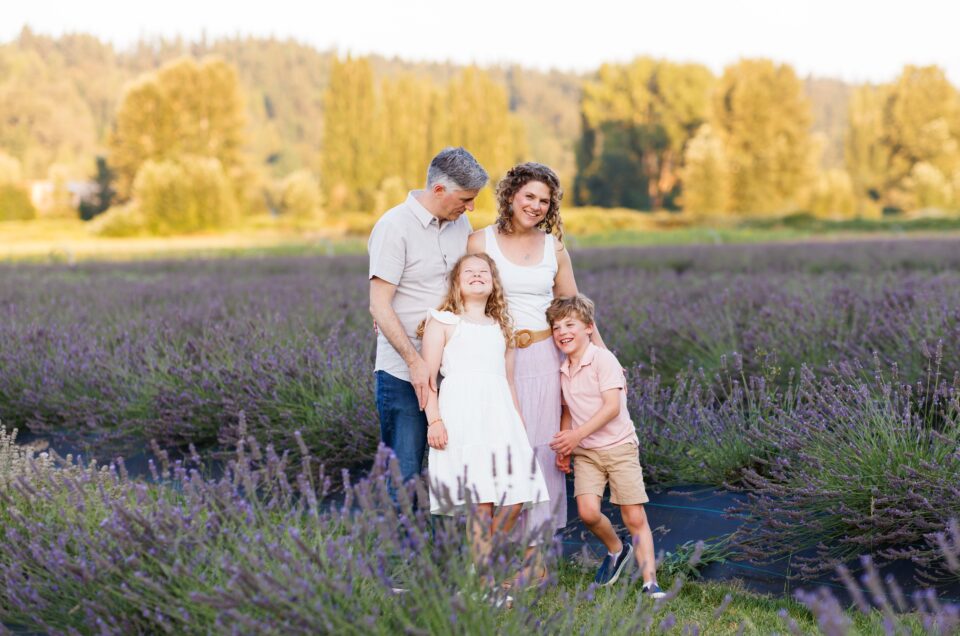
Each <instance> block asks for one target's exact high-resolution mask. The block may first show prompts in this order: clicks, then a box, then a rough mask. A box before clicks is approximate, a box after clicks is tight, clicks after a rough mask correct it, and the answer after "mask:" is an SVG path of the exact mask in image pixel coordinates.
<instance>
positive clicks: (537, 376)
mask: <svg viewBox="0 0 960 636" xmlns="http://www.w3.org/2000/svg"><path fill="white" fill-rule="evenodd" d="M562 361H563V355H562V354H561V353H560V351H559V350H558V349H557V347H556V345H555V344H554V343H553V339H552V338H547V339H546V340H541V341H540V342H536V343H534V344H532V345H530V346H529V347H527V348H525V349H517V357H516V362H515V364H514V376H513V381H514V386H515V387H516V389H517V400H518V401H519V402H520V414H521V415H523V422H524V424H526V426H527V439H529V440H530V446H531V447H533V452H534V455H536V457H537V462H538V463H539V465H540V472H542V473H543V479H544V481H546V483H547V493H548V494H549V495H550V501H547V502H544V503H541V504H535V505H534V506H532V507H531V508H529V509H528V510H526V511H524V514H525V515H526V518H525V520H524V525H525V526H526V528H528V529H530V530H532V529H535V528H540V527H541V526H543V524H545V523H548V522H549V523H551V524H552V527H553V529H555V530H557V529H560V528H563V527H564V526H565V525H567V483H566V476H565V475H564V474H563V473H562V472H560V471H559V470H557V467H556V463H555V460H556V453H554V452H553V451H552V450H551V449H550V442H551V441H553V436H554V435H555V434H556V433H557V431H559V430H560V363H561V362H562Z"/></svg>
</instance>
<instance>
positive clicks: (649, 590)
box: [643, 581, 667, 598]
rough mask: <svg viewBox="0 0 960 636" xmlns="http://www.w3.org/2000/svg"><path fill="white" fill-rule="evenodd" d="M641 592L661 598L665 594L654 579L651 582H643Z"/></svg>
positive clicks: (651, 596)
mask: <svg viewBox="0 0 960 636" xmlns="http://www.w3.org/2000/svg"><path fill="white" fill-rule="evenodd" d="M643 593H644V594H645V595H646V596H649V597H650V598H663V597H664V596H666V595H667V593H666V592H664V591H663V590H661V589H660V586H659V585H657V583H656V581H654V582H653V583H644V584H643Z"/></svg>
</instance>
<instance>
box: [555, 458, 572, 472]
mask: <svg viewBox="0 0 960 636" xmlns="http://www.w3.org/2000/svg"><path fill="white" fill-rule="evenodd" d="M556 464H557V470H559V471H560V472H561V473H564V474H567V475H569V474H570V473H571V472H573V469H571V468H570V456H569V455H560V454H559V453H558V454H557V460H556Z"/></svg>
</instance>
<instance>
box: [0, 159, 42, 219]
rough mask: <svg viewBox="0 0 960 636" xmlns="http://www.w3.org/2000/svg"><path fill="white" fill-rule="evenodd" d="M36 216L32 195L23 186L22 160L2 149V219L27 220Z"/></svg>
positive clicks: (0, 162)
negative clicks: (31, 199)
mask: <svg viewBox="0 0 960 636" xmlns="http://www.w3.org/2000/svg"><path fill="white" fill-rule="evenodd" d="M36 216H37V211H36V209H35V208H34V207H33V203H32V202H31V201H30V195H29V194H28V193H27V191H26V189H25V188H24V187H23V173H22V171H21V169H20V162H19V161H17V159H16V158H14V157H11V156H10V155H8V154H5V153H4V152H3V151H0V221H26V220H30V219H33V218H35V217H36Z"/></svg>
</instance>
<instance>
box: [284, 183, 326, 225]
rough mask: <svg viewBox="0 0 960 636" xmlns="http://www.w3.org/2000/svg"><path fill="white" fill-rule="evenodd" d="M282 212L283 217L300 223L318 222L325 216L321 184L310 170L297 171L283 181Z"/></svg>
mask: <svg viewBox="0 0 960 636" xmlns="http://www.w3.org/2000/svg"><path fill="white" fill-rule="evenodd" d="M282 188H283V190H282V194H281V196H280V210H281V213H282V214H283V216H285V217H287V218H289V219H291V220H294V221H298V222H302V221H317V220H320V218H321V216H322V214H323V195H322V194H321V192H320V183H319V182H318V181H317V178H316V177H315V176H313V173H312V172H310V171H309V170H297V171H296V172H294V173H292V174H291V175H289V176H288V177H287V178H286V179H284V180H283V186H282Z"/></svg>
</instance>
